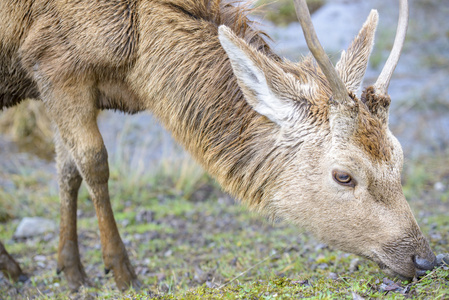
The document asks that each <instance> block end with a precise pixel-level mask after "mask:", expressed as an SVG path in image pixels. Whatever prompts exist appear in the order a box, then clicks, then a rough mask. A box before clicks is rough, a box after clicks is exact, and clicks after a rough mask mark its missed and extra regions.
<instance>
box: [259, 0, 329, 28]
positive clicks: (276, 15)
mask: <svg viewBox="0 0 449 300" xmlns="http://www.w3.org/2000/svg"><path fill="white" fill-rule="evenodd" d="M325 2H326V1H325V0H308V1H307V5H308V7H309V10H310V13H311V14H313V13H314V12H315V11H316V10H318V9H319V8H320V7H321V6H323V5H324V3H325ZM256 7H258V10H257V12H256V14H258V15H260V16H263V17H264V18H266V19H268V20H270V21H271V22H273V23H275V24H277V25H281V26H285V25H288V24H289V23H291V22H297V21H298V17H297V16H296V12H295V6H294V4H293V1H290V0H277V1H273V0H258V1H256Z"/></svg>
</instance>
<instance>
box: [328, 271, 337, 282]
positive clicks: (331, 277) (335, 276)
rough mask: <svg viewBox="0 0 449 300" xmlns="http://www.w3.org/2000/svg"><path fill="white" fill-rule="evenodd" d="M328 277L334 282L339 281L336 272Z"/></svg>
mask: <svg viewBox="0 0 449 300" xmlns="http://www.w3.org/2000/svg"><path fill="white" fill-rule="evenodd" d="M328 277H329V279H332V280H337V279H338V275H337V274H336V273H334V272H330V273H329V276H328Z"/></svg>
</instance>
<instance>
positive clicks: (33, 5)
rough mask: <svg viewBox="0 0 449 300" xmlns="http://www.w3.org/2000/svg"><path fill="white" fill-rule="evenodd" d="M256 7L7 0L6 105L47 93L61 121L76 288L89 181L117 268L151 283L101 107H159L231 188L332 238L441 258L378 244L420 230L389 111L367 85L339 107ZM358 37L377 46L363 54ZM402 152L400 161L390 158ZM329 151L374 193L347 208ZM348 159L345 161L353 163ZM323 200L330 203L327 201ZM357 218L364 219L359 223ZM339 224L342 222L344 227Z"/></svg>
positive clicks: (0, 30)
mask: <svg viewBox="0 0 449 300" xmlns="http://www.w3.org/2000/svg"><path fill="white" fill-rule="evenodd" d="M246 14H247V11H246V10H245V8H242V7H235V6H233V5H231V4H229V3H227V2H225V1H220V0H114V1H106V0H95V1H64V0H28V1H20V2H16V1H12V0H8V1H2V2H0V50H1V51H0V75H1V78H2V79H4V80H3V81H1V82H0V107H1V108H4V107H9V106H12V105H14V104H16V103H18V102H20V101H21V100H22V99H23V98H25V97H38V98H41V99H42V100H43V101H44V103H45V106H46V108H47V110H48V112H49V114H50V116H51V118H52V120H53V122H54V124H55V125H56V129H57V132H56V139H55V140H56V152H57V166H58V176H59V186H60V198H61V225H60V243H59V249H58V270H59V271H63V272H64V273H65V275H66V278H67V280H68V282H69V286H70V287H71V288H72V289H76V288H78V287H79V286H80V285H81V284H84V283H86V282H87V277H86V274H85V272H84V268H83V266H82V264H81V262H80V257H79V250H78V241H77V234H76V200H77V193H78V188H79V186H80V184H81V180H84V181H85V182H86V184H87V186H88V188H89V192H90V194H91V196H92V199H93V203H94V205H95V209H96V212H97V217H98V220H99V228H100V238H101V244H102V252H103V260H104V263H105V268H106V269H112V270H113V272H114V276H115V280H116V283H117V286H118V287H119V288H120V289H125V288H127V287H128V286H129V285H133V286H138V285H139V282H138V280H137V276H136V274H135V272H134V269H133V267H132V266H131V263H130V262H129V259H128V256H127V254H126V250H125V248H124V245H123V243H122V241H121V238H120V235H119V233H118V229H117V226H116V224H115V220H114V216H113V212H112V208H111V206H110V203H109V194H108V187H107V182H108V178H109V168H108V164H107V152H106V149H105V147H104V145H103V141H102V138H101V135H100V132H99V131H98V126H97V124H96V117H97V114H98V111H99V110H100V109H117V110H121V111H124V112H128V113H134V112H138V111H142V110H150V111H151V112H153V113H154V114H155V115H156V116H157V117H158V118H159V119H160V120H161V122H162V123H163V124H164V125H165V127H166V128H167V129H168V130H170V131H171V132H172V134H173V136H174V137H175V139H176V140H177V141H178V142H179V143H180V144H182V145H183V146H184V147H185V148H186V149H187V150H188V151H189V152H190V153H191V154H192V155H193V156H194V157H195V158H196V159H197V160H198V161H199V162H200V163H201V164H202V165H203V166H204V168H205V169H206V170H208V171H209V173H210V174H211V175H212V176H214V177H215V178H216V179H217V181H218V182H219V183H220V184H221V185H222V186H223V188H224V189H225V190H226V191H228V192H230V193H231V194H233V195H234V196H236V197H237V198H239V199H240V200H242V201H243V202H244V203H246V204H247V205H248V206H249V207H250V208H252V209H255V210H258V211H261V212H264V213H266V214H268V215H269V216H272V217H282V218H285V219H287V220H290V221H292V222H295V223H297V224H298V225H300V226H303V227H306V228H308V229H310V230H311V231H312V232H314V233H315V234H316V235H317V236H318V237H319V238H322V239H323V240H324V241H327V242H329V243H331V244H334V245H336V246H338V247H340V248H342V249H345V250H347V251H351V252H355V253H358V254H361V255H365V256H370V255H371V256H372V258H373V259H375V260H376V261H382V262H384V263H385V264H386V265H388V267H390V268H392V269H395V270H402V269H401V268H400V267H397V268H396V264H398V265H399V264H401V266H405V267H404V268H403V269H404V270H406V271H405V273H402V274H404V276H408V277H412V276H413V274H414V272H415V269H414V266H413V262H412V261H410V259H411V258H410V257H413V256H414V255H418V254H419V255H422V256H425V257H428V258H429V259H431V257H432V255H433V253H431V251H430V250H429V249H428V244H425V243H424V244H422V245H420V247H410V248H408V249H409V250H407V251H408V252H400V247H398V249H399V250H398V251H399V252H398V254H395V255H394V257H399V261H393V260H388V259H389V257H386V258H384V257H383V256H382V253H384V252H385V251H383V250H379V249H382V247H381V246H382V245H383V243H384V242H385V243H387V242H391V241H392V240H397V239H400V238H402V237H403V236H406V235H407V232H409V231H411V230H412V231H413V232H420V231H419V227H417V225H416V222H415V221H414V218H413V215H412V214H411V212H410V209H409V208H408V206H407V205H405V204H406V202H405V199H403V196H402V198H401V197H400V196H397V193H398V192H397V190H398V189H399V188H400V185H399V186H398V185H397V182H398V181H397V180H396V178H397V176H398V174H397V173H398V172H396V171H395V170H397V166H398V165H399V164H400V160H401V154H398V153H399V152H400V150H397V151H395V152H394V153H393V150H392V153H389V152H388V150H387V149H388V147H391V148H392V149H393V148H395V147H396V148H397V147H400V146H397V145H396V144H394V143H395V141H394V140H392V139H391V138H390V137H389V132H388V131H387V128H386V126H385V124H384V123H382V122H380V121H379V120H378V119H377V118H376V115H375V114H373V113H372V112H371V113H370V111H369V110H368V109H367V108H366V107H365V104H363V103H362V102H360V101H359V100H357V99H356V98H355V97H354V99H355V100H354V101H357V103H358V106H359V109H358V113H357V112H356V111H354V110H353V111H352V112H350V111H349V110H348V109H347V107H344V106H341V107H335V106H334V105H333V104H332V101H330V98H331V91H330V88H329V86H328V83H327V81H326V79H325V77H324V75H323V74H322V72H321V71H320V70H319V68H318V67H317V66H316V63H314V61H313V60H312V59H311V58H306V59H305V60H304V61H303V62H301V63H298V64H294V63H291V62H288V61H285V60H281V59H280V58H279V57H278V56H277V55H276V54H274V53H273V52H272V51H271V49H270V48H269V47H268V45H267V43H266V42H265V41H264V34H263V33H262V32H260V31H257V30H256V29H254V28H255V25H254V24H253V23H252V22H251V21H249V20H248V19H247V17H246ZM376 22H377V19H376V18H374V17H372V19H371V21H367V23H366V24H367V25H366V26H365V27H364V29H363V30H365V31H366V32H367V33H366V34H363V31H362V34H360V35H359V38H356V40H355V42H354V43H355V44H353V46H352V47H351V48H350V49H349V50H348V52H346V53H347V54H346V55H345V56H344V57H343V58H342V61H343V63H342V64H340V66H341V69H340V72H343V73H345V72H354V74H352V73H351V74H350V75H348V74H346V75H348V76H343V78H345V80H346V81H347V84H348V89H349V92H350V93H351V94H352V93H355V92H356V91H353V90H352V89H353V88H355V87H356V86H357V85H358V84H359V83H360V82H361V78H363V73H364V69H365V68H366V65H365V66H363V64H366V62H367V59H368V56H369V52H370V50H369V51H367V49H368V48H370V47H371V46H372V39H373V35H374V33H373V31H374V29H375V24H377V23H376ZM223 24H224V25H226V26H228V27H229V28H230V29H229V30H228V31H226V30H223V31H222V33H223V36H222V38H223V39H227V40H228V41H229V43H231V44H232V45H233V46H232V47H237V49H240V50H241V51H242V52H243V53H244V54H245V55H244V56H245V57H244V58H242V59H244V60H246V61H250V64H254V65H255V68H256V69H257V71H256V72H259V71H260V72H261V73H262V74H263V78H264V79H265V80H266V81H267V84H268V87H267V88H268V89H270V91H271V93H272V94H273V95H274V96H275V98H279V99H280V100H279V103H281V104H282V105H285V106H288V107H291V111H286V110H284V111H283V113H285V116H284V117H285V118H283V119H282V120H281V121H280V122H281V123H282V124H284V123H285V124H286V126H282V125H280V124H278V123H276V122H273V120H272V119H270V115H264V114H262V113H259V112H258V111H257V109H258V105H259V102H258V101H259V99H258V98H259V97H260V95H259V94H258V93H259V92H260V91H258V90H255V89H254V87H252V86H247V85H245V82H244V78H243V79H242V78H241V77H240V76H237V75H236V72H246V71H245V70H238V68H239V64H236V63H235V62H233V61H231V63H230V58H229V57H230V56H229V52H228V53H227V52H225V50H224V48H223V47H222V45H223V44H222V42H223V41H220V40H219V37H218V31H219V29H218V27H219V25H223ZM232 32H233V33H232ZM234 33H235V34H234ZM362 37H363V38H362ZM360 49H361V50H362V51H363V53H365V54H363V55H361V56H360V59H359V57H358V56H357V55H359V51H360ZM366 53H368V54H366ZM231 64H232V65H231ZM250 77H251V76H250ZM262 81H263V80H262ZM270 95H271V94H270ZM375 101H377V100H376V98H372V99H371V100H370V102H369V103H372V102H375ZM274 111H277V109H275V110H274ZM279 111H282V109H280V108H279ZM355 118H357V120H358V122H354V120H355ZM396 148H395V149H396ZM346 149H349V150H351V151H349V154H348V153H347V152H345V151H347V150H346ZM331 150H332V151H331ZM331 154H332V155H334V154H335V156H336V157H337V158H335V157H332V156H330V155H331ZM393 154H394V155H393ZM348 155H349V156H348ZM390 156H391V157H393V158H394V159H393V163H391V162H388V159H389V157H390ZM330 161H337V162H338V163H339V164H342V163H343V162H345V161H349V162H352V165H354V166H355V167H354V168H353V171H354V172H358V173H360V176H361V177H363V176H365V177H366V178H370V179H369V180H368V179H367V180H365V181H366V182H371V181H372V182H374V183H373V184H372V185H369V188H368V189H367V192H366V193H367V194H366V193H365V190H363V191H362V192H363V193H365V194H366V195H365V194H363V193H362V192H359V191H357V192H354V193H349V194H350V195H355V194H357V195H358V194H360V193H362V194H363V195H364V196H363V197H361V198H360V199H365V200H367V199H368V200H369V201H368V200H367V203H368V204H367V203H365V204H364V205H358V204H357V203H356V204H354V205H352V206H350V207H347V206H348V205H350V204H351V203H353V202H351V201H352V200H351V201H349V200H348V199H343V198H342V199H343V200H344V201H343V202H342V201H340V200H341V199H340V198H338V197H337V196H336V195H346V196H347V195H349V194H348V191H347V190H344V191H337V192H336V193H333V192H331V191H333V190H336V189H338V188H341V187H339V186H335V183H333V182H332V181H329V180H328V179H329V178H328V177H327V174H328V170H327V167H328V166H327V165H326V163H327V162H330ZM349 162H348V163H347V164H345V166H352V165H351V163H349ZM374 162H375V163H376V165H375V167H376V168H378V170H377V173H376V174H380V175H379V176H380V178H381V179H379V178H378V177H379V176H377V177H376V174H374V175H373V174H371V173H367V172H368V171H366V170H370V172H371V169H372V164H373V163H374ZM386 164H387V165H388V168H386V167H385V165H386ZM390 165H393V167H392V168H390V167H389V166H390ZM358 166H362V167H358ZM390 170H393V171H394V172H390ZM364 172H366V173H364ZM369 176H371V177H373V178H371V177H369ZM370 180H371V181H370ZM379 182H381V183H382V185H387V186H391V190H388V189H387V190H388V191H389V194H388V195H384V194H383V192H382V191H381V190H379V189H374V191H375V192H372V189H373V186H376V185H378V184H380V183H379ZM346 196H345V197H346ZM342 197H343V196H342ZM348 197H349V196H348ZM381 198H382V199H383V198H392V199H397V201H398V203H399V204H400V205H396V206H395V205H390V206H389V210H387V213H385V214H382V216H390V217H391V219H385V218H386V217H385V218H384V217H378V216H377V215H375V216H372V210H370V209H371V208H373V210H374V211H378V210H380V209H383V208H380V207H379V206H378V203H379V202H378V199H381ZM372 199H374V200H375V201H374V200H372ZM325 200H326V201H327V200H331V202H330V203H325V202H323V203H321V204H320V205H317V202H320V201H325ZM404 202H405V204H404ZM345 205H346V206H345ZM370 205H371V206H370ZM355 207H357V209H355ZM350 212H351V213H352V215H351V213H350ZM404 215H405V216H407V218H408V219H407V220H409V222H407V223H404V224H405V225H401V224H400V223H398V222H399V221H398V220H400V219H401V218H402V217H398V216H404ZM348 220H360V225H361V226H355V227H354V226H352V225H349V224H348ZM401 220H402V219H401ZM328 226H331V227H332V228H336V232H335V233H334V234H333V235H332V236H329V235H328V233H329V232H330V231H329V228H327V227H328ZM370 228H373V230H370ZM391 228H393V229H395V230H392V229H391ZM396 228H399V229H397V230H396ZM374 229H376V230H375V231H374ZM347 230H350V232H347ZM351 233H353V234H351ZM355 237H357V238H355ZM422 243H423V242H422ZM415 246H416V245H415ZM415 248H420V249H424V250H420V251H421V252H420V253H424V254H420V253H418V252H416V251H415V250H414V249H415ZM373 249H376V250H373ZM370 251H371V252H370ZM372 251H377V252H372ZM382 251H383V252H382ZM414 251H415V252H414ZM429 251H430V252H429ZM373 253H380V254H373ZM417 253H418V254H417ZM430 253H431V254H430ZM380 257H382V259H380ZM5 272H11V271H10V270H8V269H7V270H5Z"/></svg>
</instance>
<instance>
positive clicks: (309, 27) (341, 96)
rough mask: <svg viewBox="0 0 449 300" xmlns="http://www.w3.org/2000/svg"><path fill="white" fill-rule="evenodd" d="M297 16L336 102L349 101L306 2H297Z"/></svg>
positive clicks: (297, 0) (300, 0)
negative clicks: (319, 37)
mask: <svg viewBox="0 0 449 300" xmlns="http://www.w3.org/2000/svg"><path fill="white" fill-rule="evenodd" d="M294 3H295V9H296V15H297V16H298V19H299V23H300V24H301V27H302V30H303V32H304V37H305V39H306V42H307V46H308V47H309V50H310V52H312V55H313V56H314V57H315V59H316V61H317V62H318V65H319V66H320V68H321V70H322V71H323V73H324V75H325V76H326V78H327V80H328V81H329V84H330V86H331V89H332V93H333V96H334V100H336V101H338V102H346V101H347V99H349V95H348V91H347V90H346V86H345V84H344V83H343V81H342V80H341V79H340V77H339V76H338V74H337V71H336V70H335V68H334V66H333V65H332V62H331V61H330V59H329V57H328V56H327V54H326V52H324V49H323V47H322V46H321V44H320V41H319V40H318V37H317V35H316V32H315V28H314V27H313V24H312V20H311V18H310V12H309V9H308V7H307V4H306V1H305V0H295V1H294Z"/></svg>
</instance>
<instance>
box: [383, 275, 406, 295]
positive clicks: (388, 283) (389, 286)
mask: <svg viewBox="0 0 449 300" xmlns="http://www.w3.org/2000/svg"><path fill="white" fill-rule="evenodd" d="M379 290H380V291H381V292H399V291H402V287H401V286H399V285H398V284H397V283H395V282H394V281H393V280H390V279H388V278H384V279H383V282H382V283H381V284H380V286H379Z"/></svg>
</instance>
